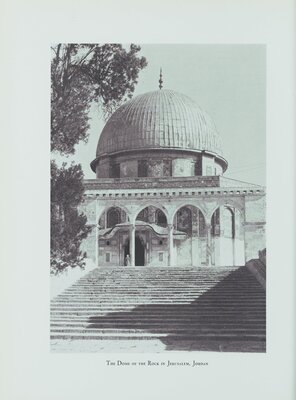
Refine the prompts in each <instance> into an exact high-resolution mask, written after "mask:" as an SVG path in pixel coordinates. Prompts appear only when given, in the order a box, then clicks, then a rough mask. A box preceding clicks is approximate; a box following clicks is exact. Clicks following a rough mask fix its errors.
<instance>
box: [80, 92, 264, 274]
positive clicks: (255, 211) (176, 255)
mask: <svg viewBox="0 0 296 400" xmlns="http://www.w3.org/2000/svg"><path fill="white" fill-rule="evenodd" d="M227 165H228V164H227V161H226V160H225V159H224V158H223V156H222V149H221V138H220V136H219V133H218V132H217V130H216V128H215V125H214V124H213V122H212V121H211V119H210V117H209V116H208V115H207V114H206V113H204V112H203V111H202V110H201V109H200V108H199V107H198V106H197V105H196V104H195V103H194V102H193V101H192V100H190V99H189V98H187V97H186V96H184V95H181V94H178V93H176V92H173V91H170V90H159V91H156V92H149V93H146V94H144V95H140V96H137V97H136V98H134V99H132V100H130V101H128V102H127V103H125V104H124V105H123V106H121V107H119V109H118V110H117V111H115V113H114V114H113V115H112V116H111V118H110V119H109V121H108V122H107V124H106V126H105V127H104V129H103V131H102V133H101V136H100V139H99V142H98V147H97V152H96V158H95V159H94V160H93V161H92V163H91V168H92V170H93V171H94V172H95V173H96V179H91V180H86V181H85V195H84V203H83V204H82V205H81V211H82V212H84V213H85V214H86V216H87V222H88V224H89V225H90V226H92V227H93V229H92V232H91V234H90V235H89V236H88V238H87V239H86V240H85V241H84V243H83V250H84V251H86V253H87V255H88V257H91V258H93V260H94V261H95V263H96V265H97V266H123V265H132V266H133V265H146V266H151V267H153V266H180V267H182V266H223V267H224V266H240V265H244V264H245V262H246V261H248V260H250V259H252V258H256V257H257V256H258V252H259V251H262V250H263V249H264V248H265V189H264V188H263V187H261V186H257V185H253V184H249V183H244V182H240V181H235V180H231V179H227V178H225V177H224V176H223V173H224V172H225V171H226V169H227Z"/></svg>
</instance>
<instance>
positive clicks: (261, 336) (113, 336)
mask: <svg viewBox="0 0 296 400" xmlns="http://www.w3.org/2000/svg"><path fill="white" fill-rule="evenodd" d="M50 338H51V340H58V339H64V340H114V341H117V340H123V339H124V340H151V339H156V338H159V339H161V338H170V339H174V340H193V341H198V340H202V339H211V338H212V339H217V340H219V339H220V340H221V339H225V340H227V341H231V340H242V341H247V340H259V341H260V340H262V341H265V334H247V335H242V334H241V333H240V334H217V333H213V334H210V333H208V334H200V335H191V334H188V335H186V334H174V335H170V334H167V333H163V334H162V333H148V334H147V333H143V334H140V333H134V334H132V333H120V334H118V333H114V334H111V333H103V334H97V333H96V334H90V333H88V334H81V333H76V334H74V333H71V334H63V333H61V334H58V333H55V334H51V335H50Z"/></svg>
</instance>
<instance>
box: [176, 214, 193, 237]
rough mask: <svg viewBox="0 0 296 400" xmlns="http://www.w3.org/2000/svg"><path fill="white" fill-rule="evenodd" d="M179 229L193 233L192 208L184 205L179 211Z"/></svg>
mask: <svg viewBox="0 0 296 400" xmlns="http://www.w3.org/2000/svg"><path fill="white" fill-rule="evenodd" d="M177 230H178V231H182V232H186V233H187V234H191V233H192V213H191V210H190V208H188V207H182V208H180V210H178V212H177Z"/></svg>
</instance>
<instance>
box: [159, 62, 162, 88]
mask: <svg viewBox="0 0 296 400" xmlns="http://www.w3.org/2000/svg"><path fill="white" fill-rule="evenodd" d="M158 82H159V89H162V86H163V85H162V84H163V80H162V68H161V67H160V74H159V81H158Z"/></svg>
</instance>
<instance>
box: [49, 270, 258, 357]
mask: <svg viewBox="0 0 296 400" xmlns="http://www.w3.org/2000/svg"><path fill="white" fill-rule="evenodd" d="M51 339H52V341H59V340H70V341H76V340H84V341H87V340H102V339H104V340H113V341H116V340H152V339H158V340H160V341H161V342H162V343H164V344H165V346H166V348H167V349H170V350H177V349H181V348H183V349H186V346H185V347H184V343H190V349H191V350H198V349H200V348H201V347H200V344H201V343H203V344H204V345H205V344H206V346H205V347H203V348H206V349H207V350H211V349H213V350H215V349H221V346H226V348H227V346H229V345H230V344H232V346H233V343H237V344H240V345H238V346H237V349H236V350H234V351H240V348H241V347H243V348H244V349H243V351H252V348H253V349H254V344H256V345H255V350H253V351H264V350H265V291H264V290H263V288H262V287H261V285H260V284H259V283H258V282H257V280H256V279H255V278H254V276H253V275H252V274H251V273H250V272H249V271H248V269H247V268H245V267H240V268H221V267H217V268H215V267H202V268H194V267H188V268H172V267H170V268H169V267H167V268H162V267H159V268H151V267H150V268H149V267H133V268H131V267H113V268H110V267H109V268H102V269H95V270H93V271H92V272H90V273H88V274H87V275H86V276H84V277H82V278H81V279H80V280H79V281H77V282H76V283H75V284H74V285H72V286H71V287H70V288H68V289H67V290H65V291H64V292H63V293H62V294H60V295H59V296H57V297H56V298H55V299H54V300H52V302H51ZM181 343H183V347H182V346H181V347H180V344H181ZM248 348H250V349H251V350H248Z"/></svg>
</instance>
